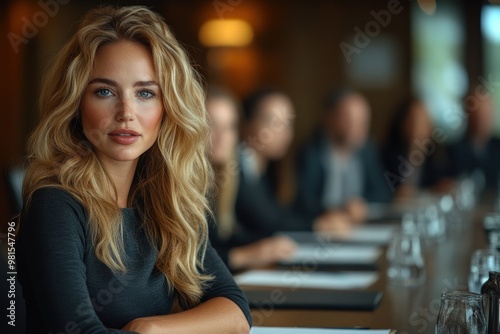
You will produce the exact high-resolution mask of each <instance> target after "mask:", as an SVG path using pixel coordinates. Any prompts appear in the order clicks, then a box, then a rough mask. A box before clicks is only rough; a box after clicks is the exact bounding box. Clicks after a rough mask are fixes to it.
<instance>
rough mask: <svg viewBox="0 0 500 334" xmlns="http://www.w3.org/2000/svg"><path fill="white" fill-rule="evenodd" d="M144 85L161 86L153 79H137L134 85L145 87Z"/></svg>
mask: <svg viewBox="0 0 500 334" xmlns="http://www.w3.org/2000/svg"><path fill="white" fill-rule="evenodd" d="M144 86H160V85H159V84H158V82H156V81H154V80H151V81H137V82H136V83H134V87H144Z"/></svg>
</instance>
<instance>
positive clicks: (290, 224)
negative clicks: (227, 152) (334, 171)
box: [236, 89, 345, 237]
mask: <svg viewBox="0 0 500 334" xmlns="http://www.w3.org/2000/svg"><path fill="white" fill-rule="evenodd" d="M243 110H244V124H243V140H244V143H243V145H242V147H241V150H240V156H239V161H240V181H239V182H240V186H239V188H238V195H237V198H236V215H237V218H238V221H239V222H240V223H241V224H242V225H243V226H244V227H245V228H246V229H247V230H248V231H250V232H251V233H252V234H253V235H255V236H258V237H268V236H270V235H272V234H273V233H275V232H277V231H311V230H315V231H334V230H343V229H344V228H345V225H344V222H342V221H339V220H337V219H332V216H331V214H330V213H328V212H327V213H324V214H322V215H321V216H316V215H304V214H301V213H299V212H298V211H297V210H293V209H292V208H291V207H288V206H284V205H283V204H282V203H281V202H280V201H279V200H278V197H277V195H276V189H275V187H274V180H273V176H272V175H271V173H270V172H269V165H270V163H271V162H273V161H277V160H280V159H281V158H283V156H284V155H285V153H286V152H287V150H288V148H289V146H290V144H291V142H292V139H293V120H294V117H295V115H294V109H293V104H292V101H291V100H290V98H289V97H288V96H287V95H286V94H284V93H283V92H281V91H279V90H276V89H261V90H258V91H256V92H254V93H253V94H252V95H250V97H249V98H248V99H247V100H246V101H245V103H244V108H243Z"/></svg>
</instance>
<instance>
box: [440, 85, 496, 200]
mask: <svg viewBox="0 0 500 334" xmlns="http://www.w3.org/2000/svg"><path fill="white" fill-rule="evenodd" d="M475 102H476V103H468V104H466V105H467V107H468V108H467V116H468V122H467V131H466V133H465V136H464V137H463V138H462V139H461V140H460V141H459V142H457V143H455V144H453V145H450V147H449V148H448V152H449V160H450V161H449V162H450V165H449V172H450V174H451V176H452V177H454V178H460V177H469V176H473V177H474V180H475V181H476V183H477V185H479V187H480V188H484V189H485V190H487V191H494V190H497V189H498V183H499V177H498V176H499V175H498V173H499V172H500V140H499V139H498V138H495V137H493V124H494V119H493V118H494V105H493V101H492V98H491V96H490V95H489V94H488V95H481V96H476V99H475Z"/></svg>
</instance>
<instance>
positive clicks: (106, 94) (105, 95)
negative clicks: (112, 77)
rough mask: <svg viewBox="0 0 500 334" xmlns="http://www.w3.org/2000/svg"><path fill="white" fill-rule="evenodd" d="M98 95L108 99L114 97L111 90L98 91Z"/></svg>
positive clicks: (102, 89)
mask: <svg viewBox="0 0 500 334" xmlns="http://www.w3.org/2000/svg"><path fill="white" fill-rule="evenodd" d="M96 95H97V96H99V97H108V96H111V95H113V94H112V93H111V91H110V90H109V89H106V88H101V89H98V90H97V91H96Z"/></svg>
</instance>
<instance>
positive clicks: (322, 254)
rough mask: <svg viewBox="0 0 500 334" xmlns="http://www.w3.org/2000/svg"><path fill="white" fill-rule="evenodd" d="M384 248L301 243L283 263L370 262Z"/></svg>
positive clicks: (377, 256) (378, 255)
mask: <svg viewBox="0 0 500 334" xmlns="http://www.w3.org/2000/svg"><path fill="white" fill-rule="evenodd" d="M381 253H382V250H381V249H380V248H378V247H374V246H351V245H339V244H336V245H327V246H320V245H311V244H303V245H299V247H298V249H297V250H296V251H295V253H294V255H293V256H292V257H291V258H290V259H288V260H285V261H281V262H280V263H282V264H287V263H303V264H304V265H310V264H349V263H355V264H370V263H373V262H375V261H377V259H378V258H379V257H380V254H381Z"/></svg>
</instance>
